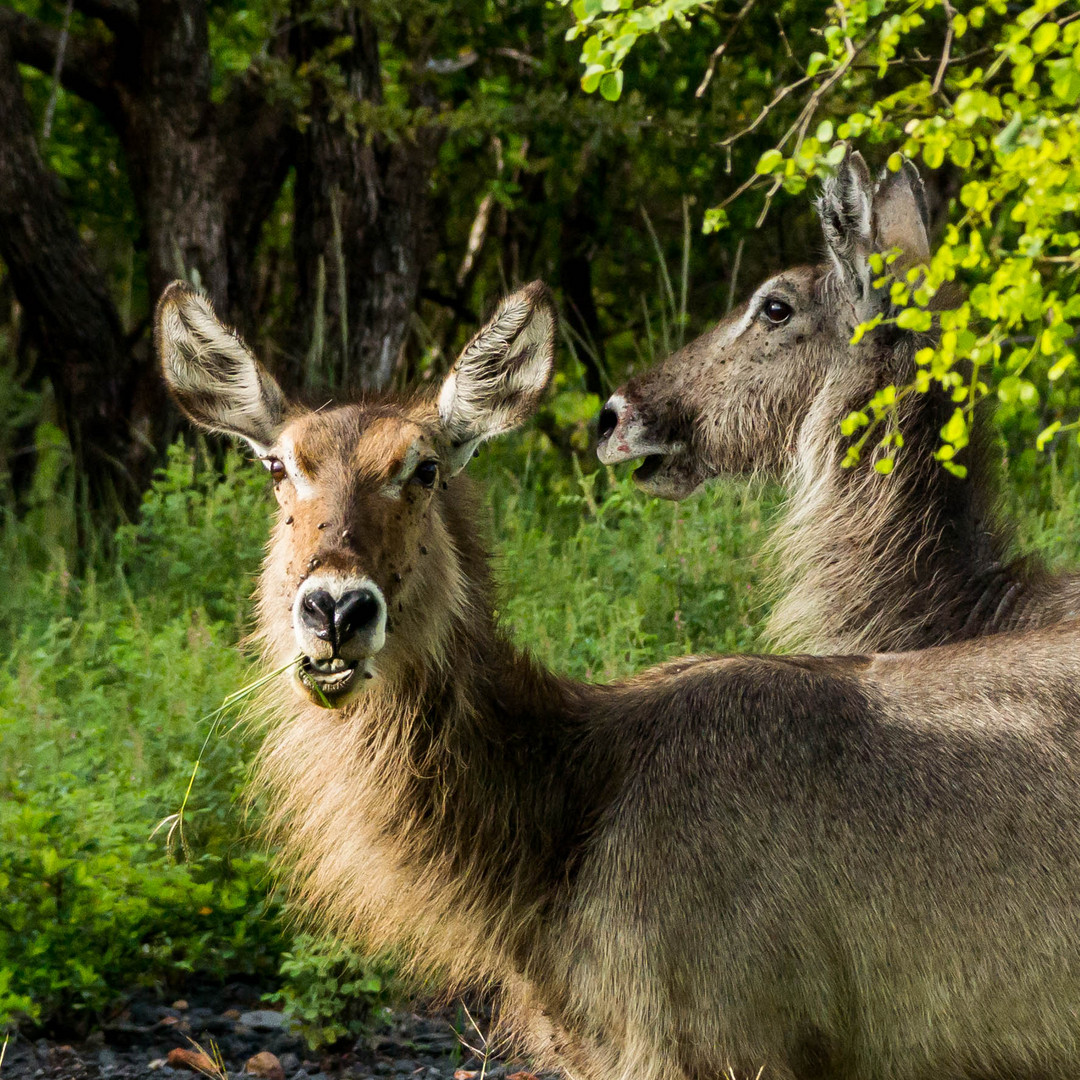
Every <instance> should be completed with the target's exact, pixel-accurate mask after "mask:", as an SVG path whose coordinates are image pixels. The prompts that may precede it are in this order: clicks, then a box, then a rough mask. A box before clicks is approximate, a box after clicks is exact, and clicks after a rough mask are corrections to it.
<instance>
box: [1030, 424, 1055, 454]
mask: <svg viewBox="0 0 1080 1080" xmlns="http://www.w3.org/2000/svg"><path fill="white" fill-rule="evenodd" d="M1060 430H1061V421H1060V420H1055V421H1054V422H1053V423H1052V424H1049V425H1047V426H1046V427H1044V428H1043V429H1042V431H1040V432H1039V434H1038V436H1037V437H1036V439H1035V446H1036V447H1037V448H1038V449H1039V450H1045V449H1046V444H1047V443H1048V442H1050V440H1051V439H1052V438H1053V437H1054V436H1055V435H1056V434H1057V433H1058V432H1059V431H1060Z"/></svg>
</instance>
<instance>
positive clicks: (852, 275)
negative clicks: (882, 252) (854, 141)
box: [817, 148, 874, 305]
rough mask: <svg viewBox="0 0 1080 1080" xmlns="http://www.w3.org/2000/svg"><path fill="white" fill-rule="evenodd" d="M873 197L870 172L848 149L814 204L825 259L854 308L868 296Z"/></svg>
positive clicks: (857, 154) (853, 152) (856, 154)
mask: <svg viewBox="0 0 1080 1080" xmlns="http://www.w3.org/2000/svg"><path fill="white" fill-rule="evenodd" d="M873 197H874V185H873V182H872V181H871V179H870V170H869V169H868V168H867V167H866V162H865V161H863V158H862V154H860V153H859V152H858V151H857V150H851V149H850V148H849V149H848V151H847V154H845V156H844V160H843V161H841V162H840V166H839V168H838V169H837V170H836V175H835V176H831V177H829V179H828V180H826V181H825V186H824V188H823V190H822V192H821V196H820V197H819V198H818V200H817V211H818V215H819V216H820V217H821V228H822V231H823V232H824V233H825V243H826V244H827V245H828V248H829V257H830V258H831V259H832V261H833V264H834V265H835V267H836V269H837V271H838V272H839V273H840V274H841V275H842V276H843V279H844V280H845V282H846V283H847V284H848V285H849V286H850V287H851V288H852V289H853V290H854V294H855V299H856V304H857V305H858V304H861V303H862V302H864V301H866V300H867V299H868V298H869V296H870V288H871V277H870V266H869V263H868V262H867V256H868V255H869V254H870V251H871V245H872V233H871V220H872V216H871V207H872V204H873Z"/></svg>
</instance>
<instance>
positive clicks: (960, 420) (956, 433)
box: [941, 409, 968, 446]
mask: <svg viewBox="0 0 1080 1080" xmlns="http://www.w3.org/2000/svg"><path fill="white" fill-rule="evenodd" d="M941 437H942V439H943V440H944V441H945V442H947V443H951V444H952V445H953V446H955V445H956V444H957V443H962V442H966V441H967V437H968V423H967V416H966V415H965V414H964V410H963V409H954V410H953V414H952V416H950V417H949V419H948V421H946V423H945V426H944V427H943V428H942V429H941Z"/></svg>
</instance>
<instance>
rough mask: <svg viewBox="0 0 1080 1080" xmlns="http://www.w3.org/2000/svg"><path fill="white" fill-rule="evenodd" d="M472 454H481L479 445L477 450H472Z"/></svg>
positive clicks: (477, 455) (475, 455)
mask: <svg viewBox="0 0 1080 1080" xmlns="http://www.w3.org/2000/svg"><path fill="white" fill-rule="evenodd" d="M472 456H473V457H479V456H480V449H479V447H478V448H477V449H475V450H474V451H473V452H472Z"/></svg>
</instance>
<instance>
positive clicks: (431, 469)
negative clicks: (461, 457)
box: [412, 459, 439, 488]
mask: <svg viewBox="0 0 1080 1080" xmlns="http://www.w3.org/2000/svg"><path fill="white" fill-rule="evenodd" d="M438 475H439V463H438V462H437V461H435V460H433V459H429V460H428V461H421V462H420V464H419V465H417V466H416V472H414V473H413V474H412V479H413V480H414V481H415V482H416V483H418V484H419V485H420V486H421V487H426V488H429V487H434V486H435V480H436V479H437V478H438Z"/></svg>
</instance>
